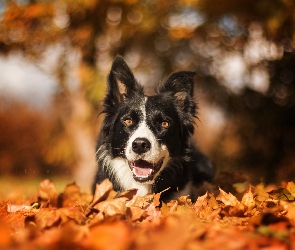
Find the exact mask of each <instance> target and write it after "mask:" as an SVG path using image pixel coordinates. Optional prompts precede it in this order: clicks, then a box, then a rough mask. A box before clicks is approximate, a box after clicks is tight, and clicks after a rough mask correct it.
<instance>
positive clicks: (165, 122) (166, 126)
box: [161, 121, 170, 128]
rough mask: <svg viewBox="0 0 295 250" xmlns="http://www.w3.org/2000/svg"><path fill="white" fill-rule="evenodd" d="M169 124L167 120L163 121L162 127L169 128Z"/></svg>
mask: <svg viewBox="0 0 295 250" xmlns="http://www.w3.org/2000/svg"><path fill="white" fill-rule="evenodd" d="M169 125H170V124H169V122H167V121H163V122H162V124H161V126H162V128H168V127H169Z"/></svg>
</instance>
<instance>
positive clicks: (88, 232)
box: [0, 179, 295, 250]
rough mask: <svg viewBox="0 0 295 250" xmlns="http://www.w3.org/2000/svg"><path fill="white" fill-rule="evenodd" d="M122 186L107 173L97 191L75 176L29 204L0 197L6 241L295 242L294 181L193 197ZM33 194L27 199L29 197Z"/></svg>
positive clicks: (32, 244) (63, 244)
mask: <svg viewBox="0 0 295 250" xmlns="http://www.w3.org/2000/svg"><path fill="white" fill-rule="evenodd" d="M135 194H136V190H129V191H127V192H124V193H122V194H118V193H116V192H115V191H114V190H113V189H112V185H111V183H110V182H109V181H105V182H103V183H102V184H101V185H97V188H96V192H95V195H94V197H92V195H89V194H85V193H82V192H81V191H80V188H79V187H78V186H77V185H75V184H70V185H68V186H67V187H66V188H65V190H64V192H63V193H61V194H59V193H58V192H57V191H56V187H55V185H54V183H53V182H51V181H50V180H47V179H46V180H44V181H42V182H41V183H40V187H39V191H38V194H36V199H35V200H33V201H31V203H28V204H19V203H18V202H14V201H12V200H10V201H7V200H1V201H0V213H1V216H0V249H120V250H121V249H123V250H124V249H149V250H150V249H161V250H163V249H251V250H252V249H295V203H294V202H293V201H294V200H295V185H294V183H293V182H289V183H286V184H285V185H284V186H283V187H275V188H273V190H272V191H270V190H268V189H267V188H266V187H264V186H263V185H258V186H255V187H253V186H250V187H249V189H248V190H247V191H246V192H245V193H244V195H243V197H242V199H240V200H238V199H237V198H236V197H235V196H234V195H232V194H231V193H226V192H225V191H223V190H221V189H219V194H218V195H214V194H212V193H206V194H205V195H203V196H200V197H199V198H198V200H197V201H196V202H195V203H192V202H191V201H190V199H189V198H188V197H181V198H179V199H178V200H172V201H171V202H169V203H168V204H164V203H163V204H160V201H159V197H160V194H153V195H147V196H145V197H137V196H135ZM28 202H29V201H28Z"/></svg>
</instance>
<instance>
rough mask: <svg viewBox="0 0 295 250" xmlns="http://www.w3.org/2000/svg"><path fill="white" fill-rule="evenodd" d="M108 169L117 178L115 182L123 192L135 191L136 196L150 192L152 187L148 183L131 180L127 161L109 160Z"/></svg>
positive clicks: (121, 159)
mask: <svg viewBox="0 0 295 250" xmlns="http://www.w3.org/2000/svg"><path fill="white" fill-rule="evenodd" d="M110 167H111V168H112V172H113V173H114V175H115V176H116V178H117V182H118V183H120V185H121V186H122V187H123V189H124V190H128V189H133V188H136V189H137V195H138V196H144V195H146V194H148V193H151V191H152V185H151V184H148V183H143V184H141V183H139V182H136V181H135V180H134V179H133V175H132V172H131V171H130V168H129V165H128V162H127V160H125V159H123V158H119V157H118V158H115V159H112V160H110Z"/></svg>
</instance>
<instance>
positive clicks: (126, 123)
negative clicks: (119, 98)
mask: <svg viewBox="0 0 295 250" xmlns="http://www.w3.org/2000/svg"><path fill="white" fill-rule="evenodd" d="M124 124H125V125H126V126H127V127H129V126H131V125H132V124H133V122H132V120H131V119H130V118H127V119H125V120H124Z"/></svg>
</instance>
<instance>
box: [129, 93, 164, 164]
mask: <svg viewBox="0 0 295 250" xmlns="http://www.w3.org/2000/svg"><path fill="white" fill-rule="evenodd" d="M146 101H147V97H145V99H144V102H143V103H142V105H141V107H140V110H141V112H142V119H141V121H140V123H139V125H138V128H137V129H136V130H135V131H134V133H133V134H132V135H131V137H130V138H129V140H128V142H127V147H126V157H127V159H128V160H129V161H135V160H138V159H142V160H145V161H148V162H151V163H157V162H158V161H159V160H161V159H162V158H163V157H165V156H167V149H166V148H165V149H164V148H163V147H161V145H160V143H159V142H158V141H157V138H156V137H155V135H154V133H153V132H152V131H151V129H150V128H149V127H148V125H147V116H146ZM136 138H145V139H147V140H148V141H149V142H150V143H151V149H150V150H149V151H147V152H146V153H144V154H142V155H138V154H136V153H135V152H133V150H132V143H133V141H134V140H135V139H136Z"/></svg>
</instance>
